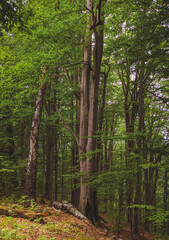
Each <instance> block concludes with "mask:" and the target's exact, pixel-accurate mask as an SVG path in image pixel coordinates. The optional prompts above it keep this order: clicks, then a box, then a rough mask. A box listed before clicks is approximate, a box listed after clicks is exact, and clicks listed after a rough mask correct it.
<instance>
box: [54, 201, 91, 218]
mask: <svg viewBox="0 0 169 240" xmlns="http://www.w3.org/2000/svg"><path fill="white" fill-rule="evenodd" d="M52 205H53V207H54V208H56V209H57V210H64V211H67V212H69V213H70V214H72V215H73V216H74V217H76V218H78V219H80V220H82V221H84V220H88V219H87V218H86V217H85V216H84V215H83V214H82V213H81V212H79V211H78V210H77V208H75V207H74V206H73V205H72V204H71V203H70V202H67V201H63V202H56V201H55V202H53V204H52Z"/></svg>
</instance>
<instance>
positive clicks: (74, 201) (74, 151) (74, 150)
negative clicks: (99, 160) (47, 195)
mask: <svg viewBox="0 0 169 240" xmlns="http://www.w3.org/2000/svg"><path fill="white" fill-rule="evenodd" d="M74 78H75V79H74V80H75V84H76V85H77V84H78V83H80V77H79V76H78V75H75V76H74ZM79 105H80V101H79V98H78V97H76V127H75V128H76V134H77V133H78V132H79V117H80V114H79ZM72 107H73V101H72ZM72 129H73V114H72ZM72 167H73V173H75V174H76V173H77V172H79V168H80V166H79V162H78V145H77V143H76V142H75V141H74V140H72ZM79 184H80V182H79V178H77V177H76V178H74V179H73V189H72V196H71V202H72V204H73V205H74V206H75V207H76V208H78V206H79V197H80V188H79Z"/></svg>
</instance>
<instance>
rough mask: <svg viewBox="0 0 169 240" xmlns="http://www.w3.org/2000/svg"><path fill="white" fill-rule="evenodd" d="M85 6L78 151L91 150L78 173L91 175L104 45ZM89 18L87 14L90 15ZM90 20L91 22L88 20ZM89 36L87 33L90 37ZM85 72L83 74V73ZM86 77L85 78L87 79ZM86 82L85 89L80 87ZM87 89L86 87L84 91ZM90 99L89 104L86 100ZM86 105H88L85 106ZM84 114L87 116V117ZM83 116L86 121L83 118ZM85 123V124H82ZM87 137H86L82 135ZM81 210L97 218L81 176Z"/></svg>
mask: <svg viewBox="0 0 169 240" xmlns="http://www.w3.org/2000/svg"><path fill="white" fill-rule="evenodd" d="M100 3H101V1H100ZM87 8H88V9H89V14H92V17H93V19H92V24H93V26H92V27H91V26H88V28H87V31H86V35H87V36H88V38H89V39H88V41H89V45H88V47H87V48H86V49H85V54H84V62H86V60H87V63H88V65H86V66H87V69H85V67H84V69H83V72H82V87H81V109H80V117H81V118H80V136H79V137H80V139H79V143H80V151H79V153H80V155H82V154H84V153H91V154H89V155H90V156H89V155H88V156H87V157H84V158H83V159H82V160H81V162H80V171H81V173H85V172H87V173H88V176H90V175H91V174H93V173H96V172H97V171H98V166H97V162H96V155H94V154H93V151H95V150H96V131H97V112H98V88H99V78H100V65H101V59H102V49H103V22H102V21H101V19H99V20H100V22H101V23H102V24H101V26H98V29H97V30H96V28H95V23H96V22H95V18H94V12H93V9H92V1H91V0H87ZM98 8H99V13H100V11H101V5H100V4H99V6H98ZM89 19H90V17H89ZM89 22H91V21H90V20H89ZM92 28H93V31H94V39H95V46H94V50H93V74H92V79H91V84H90V96H89V98H88V94H87V95H86V93H87V92H89V91H88V87H87V86H86V83H87V84H89V80H90V68H89V67H90V65H89V62H91V34H90V33H89V32H90V29H92ZM89 36H90V37H89ZM84 76H85V77H84ZM87 78H88V79H87ZM83 86H86V89H85V88H84V87H83ZM85 90H86V91H85ZM85 96H86V97H87V100H86V103H87V105H86V108H85V103H84V97H85ZM89 103H90V104H89ZM88 105H89V107H88ZM86 117H88V118H87V119H86ZM85 120H86V122H85ZM84 123H85V124H84ZM84 137H87V138H84ZM79 207H80V210H81V211H82V213H84V214H85V215H86V216H87V217H88V218H89V219H90V220H91V221H94V220H96V221H98V210H97V193H96V191H93V189H91V187H90V185H89V182H88V183H87V184H84V182H83V178H81V191H80V205H79Z"/></svg>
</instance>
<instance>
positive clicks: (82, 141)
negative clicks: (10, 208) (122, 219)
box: [79, 0, 92, 215]
mask: <svg viewBox="0 0 169 240" xmlns="http://www.w3.org/2000/svg"><path fill="white" fill-rule="evenodd" d="M87 8H88V9H89V10H90V11H92V2H91V0H87ZM90 15H91V13H90V12H88V26H87V28H86V35H85V39H84V45H86V48H85V50H84V64H83V70H82V79H81V88H80V128H79V155H80V158H82V159H81V161H80V172H81V173H86V171H87V168H86V163H87V162H86V157H85V156H84V154H85V153H86V145H87V135H88V111H89V84H90V71H91V32H90V26H91V16H90ZM80 183H81V186H80V200H79V210H80V211H81V212H82V213H83V214H84V215H86V211H87V209H86V206H87V198H86V196H87V195H88V191H89V186H87V185H86V184H84V178H83V177H81V182H80Z"/></svg>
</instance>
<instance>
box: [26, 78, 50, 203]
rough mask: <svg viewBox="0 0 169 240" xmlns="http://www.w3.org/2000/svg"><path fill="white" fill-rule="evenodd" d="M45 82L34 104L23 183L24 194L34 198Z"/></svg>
mask: <svg viewBox="0 0 169 240" xmlns="http://www.w3.org/2000/svg"><path fill="white" fill-rule="evenodd" d="M45 90H46V84H43V83H42V84H41V86H40V89H39V91H38V97H37V99H36V104H35V113H34V117H33V120H32V129H31V134H30V150H29V158H28V166H27V176H26V183H25V194H26V195H27V196H28V197H29V198H34V199H36V175H37V155H38V135H39V126H40V120H41V113H42V107H43V99H44V95H45Z"/></svg>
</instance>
